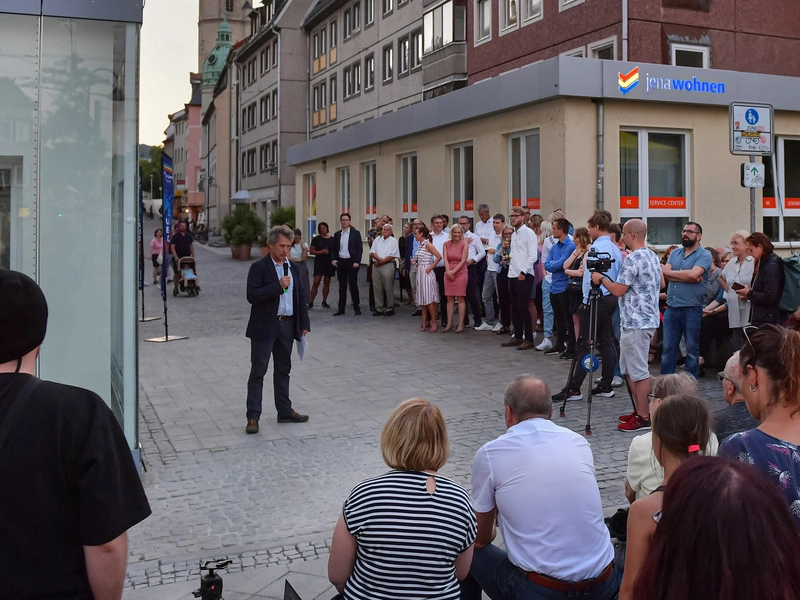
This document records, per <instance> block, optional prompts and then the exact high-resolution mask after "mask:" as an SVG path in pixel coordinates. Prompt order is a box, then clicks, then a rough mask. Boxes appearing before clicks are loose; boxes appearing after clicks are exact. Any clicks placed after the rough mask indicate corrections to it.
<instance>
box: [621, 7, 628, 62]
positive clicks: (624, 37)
mask: <svg viewBox="0 0 800 600" xmlns="http://www.w3.org/2000/svg"><path fill="white" fill-rule="evenodd" d="M627 60H628V0H622V62H627Z"/></svg>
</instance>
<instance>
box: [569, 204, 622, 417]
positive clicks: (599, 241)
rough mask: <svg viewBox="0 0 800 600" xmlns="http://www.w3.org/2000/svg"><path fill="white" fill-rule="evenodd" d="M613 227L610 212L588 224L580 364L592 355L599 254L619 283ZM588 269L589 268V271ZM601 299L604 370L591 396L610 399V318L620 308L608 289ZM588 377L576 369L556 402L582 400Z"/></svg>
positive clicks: (612, 358)
mask: <svg viewBox="0 0 800 600" xmlns="http://www.w3.org/2000/svg"><path fill="white" fill-rule="evenodd" d="M610 225H611V217H610V215H609V213H608V212H607V211H601V210H598V211H596V212H595V213H594V214H593V215H592V216H591V217H589V220H588V221H587V227H588V229H589V236H590V237H591V238H592V240H593V242H592V245H591V246H590V247H589V252H588V253H587V255H586V260H585V261H584V262H583V264H582V265H581V269H580V270H581V271H583V306H581V308H580V311H579V314H580V333H579V338H578V345H577V349H576V353H577V359H578V361H583V358H584V357H585V356H586V355H587V354H589V337H590V335H591V331H590V328H589V325H590V323H589V315H590V313H591V311H590V310H589V308H590V307H589V290H590V289H591V287H592V278H591V271H592V270H598V269H597V268H596V267H593V266H592V265H593V264H596V263H597V262H600V260H599V259H598V258H597V257H596V256H595V254H597V255H599V257H600V259H603V261H602V262H607V261H609V260H610V261H611V264H610V265H606V266H607V267H608V269H607V271H606V273H604V274H605V275H606V276H607V277H608V278H609V279H611V280H612V281H613V280H616V278H617V273H618V272H619V267H620V263H621V262H622V254H620V251H619V248H617V245H616V244H615V243H614V242H613V241H611V237H610V236H609V233H608V228H609V226H610ZM587 267H588V268H587ZM599 291H600V297H599V298H598V299H597V300H596V302H597V313H596V314H597V322H596V326H597V337H596V339H595V340H594V345H595V347H596V348H597V350H598V353H599V354H600V358H601V360H602V361H603V371H602V375H603V376H602V378H601V380H600V383H599V384H598V386H597V387H596V388H594V389H593V390H592V396H602V397H604V398H611V397H613V396H614V390H613V389H612V388H611V380H612V379H613V378H614V365H615V364H616V362H617V349H616V346H615V344H614V331H613V329H612V327H611V316H612V315H613V314H614V310H615V309H616V307H617V299H616V297H615V296H612V295H611V294H610V293H609V291H608V289H606V288H605V286H603V285H601V286H600V290H599ZM585 377H586V371H584V369H583V368H582V367H581V366H576V368H575V370H574V371H573V373H572V379H571V380H570V382H569V384H568V385H567V387H566V388H564V389H563V390H562V391H561V392H559V393H558V394H555V395H554V396H553V401H554V402H563V401H564V399H565V398H566V399H567V400H580V399H581V398H583V395H582V394H581V385H582V384H583V379H584V378H585Z"/></svg>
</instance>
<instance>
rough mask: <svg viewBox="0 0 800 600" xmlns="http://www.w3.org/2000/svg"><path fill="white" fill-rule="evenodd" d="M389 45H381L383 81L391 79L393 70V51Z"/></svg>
mask: <svg viewBox="0 0 800 600" xmlns="http://www.w3.org/2000/svg"><path fill="white" fill-rule="evenodd" d="M392 50H393V49H392V47H391V46H384V47H383V81H384V82H387V81H391V80H392V74H393V70H394V64H393V52H392Z"/></svg>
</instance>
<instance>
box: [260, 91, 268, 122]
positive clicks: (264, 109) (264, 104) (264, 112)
mask: <svg viewBox="0 0 800 600" xmlns="http://www.w3.org/2000/svg"><path fill="white" fill-rule="evenodd" d="M258 116H259V121H260V122H261V123H264V122H265V121H268V120H269V94H266V95H265V96H262V98H261V100H260V101H259V105H258Z"/></svg>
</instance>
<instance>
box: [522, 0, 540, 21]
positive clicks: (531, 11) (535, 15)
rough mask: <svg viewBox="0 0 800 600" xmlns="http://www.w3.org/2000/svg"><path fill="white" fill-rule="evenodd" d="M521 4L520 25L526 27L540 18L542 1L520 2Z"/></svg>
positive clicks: (523, 0) (526, 0)
mask: <svg viewBox="0 0 800 600" xmlns="http://www.w3.org/2000/svg"><path fill="white" fill-rule="evenodd" d="M520 1H521V2H522V4H521V7H522V24H523V25H527V24H528V23H532V22H533V21H538V20H539V19H541V18H542V0H520Z"/></svg>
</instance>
